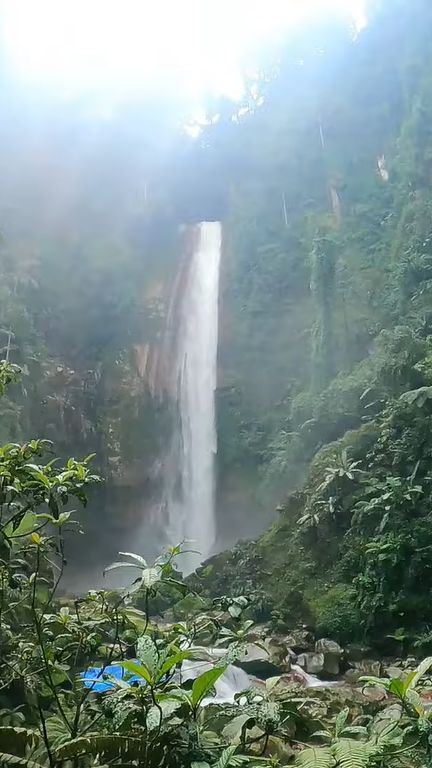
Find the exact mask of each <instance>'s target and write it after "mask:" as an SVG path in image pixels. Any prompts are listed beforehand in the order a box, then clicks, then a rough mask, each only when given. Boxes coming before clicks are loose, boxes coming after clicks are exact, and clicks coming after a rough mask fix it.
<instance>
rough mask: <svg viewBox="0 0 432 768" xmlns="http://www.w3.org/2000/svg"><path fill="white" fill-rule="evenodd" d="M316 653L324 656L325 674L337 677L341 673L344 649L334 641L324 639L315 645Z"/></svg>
mask: <svg viewBox="0 0 432 768" xmlns="http://www.w3.org/2000/svg"><path fill="white" fill-rule="evenodd" d="M315 651H316V653H322V654H323V656H324V668H323V672H324V674H327V675H331V676H332V677H336V676H337V675H339V673H340V658H341V656H342V648H341V647H340V645H339V644H338V643H335V641H334V640H327V639H326V638H323V639H321V640H318V641H317V642H316V643H315Z"/></svg>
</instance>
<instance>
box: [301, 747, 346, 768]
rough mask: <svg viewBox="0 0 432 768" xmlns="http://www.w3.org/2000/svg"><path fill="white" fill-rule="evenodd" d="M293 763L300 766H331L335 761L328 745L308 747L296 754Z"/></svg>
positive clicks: (320, 767) (308, 767)
mask: <svg viewBox="0 0 432 768" xmlns="http://www.w3.org/2000/svg"><path fill="white" fill-rule="evenodd" d="M294 765H297V766H300V767H301V768H333V766H335V765H336V761H335V759H334V757H333V755H332V753H331V751H330V748H329V747H308V749H304V750H303V751H302V752H300V754H299V755H297V757H296V760H295V763H294Z"/></svg>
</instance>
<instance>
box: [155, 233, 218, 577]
mask: <svg viewBox="0 0 432 768" xmlns="http://www.w3.org/2000/svg"><path fill="white" fill-rule="evenodd" d="M193 235H194V237H193V238H192V248H191V253H190V254H188V258H187V261H186V263H185V271H184V273H183V275H182V280H181V295H180V297H178V298H177V302H176V309H175V312H174V313H173V317H172V318H171V321H170V323H171V326H172V325H175V327H174V328H171V337H173V336H174V337H175V343H174V344H173V345H172V348H171V349H172V352H171V354H172V358H173V359H171V360H170V361H169V367H170V377H169V378H170V380H171V381H170V390H171V392H172V394H173V396H174V398H175V401H176V402H177V408H178V418H177V426H176V428H175V434H174V436H173V444H172V450H171V457H170V459H169V461H167V467H166V474H167V475H168V476H167V477H166V478H165V488H166V499H165V507H166V516H167V522H166V525H167V530H166V539H167V540H168V541H169V542H170V544H177V543H180V542H182V541H189V542H191V544H190V545H189V546H188V547H187V549H193V550H196V551H197V554H189V555H187V557H185V558H184V559H183V562H182V567H183V569H184V570H186V571H191V570H193V569H194V568H195V567H197V566H198V565H199V563H200V562H202V560H204V559H205V558H206V557H207V556H208V555H209V554H210V553H211V551H212V547H213V545H214V541H215V537H216V525H215V514H214V495H215V481H214V459H215V453H216V448H217V446H216V424H215V390H216V383H217V381H216V376H217V371H216V368H217V345H218V299H219V264H220V253H221V239H222V235H221V225H220V224H219V223H218V222H203V223H201V224H199V225H198V226H197V227H196V228H195V229H194V232H193Z"/></svg>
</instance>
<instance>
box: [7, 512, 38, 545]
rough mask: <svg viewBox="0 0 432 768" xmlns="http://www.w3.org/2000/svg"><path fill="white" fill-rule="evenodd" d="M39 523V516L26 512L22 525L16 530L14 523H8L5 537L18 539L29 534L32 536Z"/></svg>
mask: <svg viewBox="0 0 432 768" xmlns="http://www.w3.org/2000/svg"><path fill="white" fill-rule="evenodd" d="M36 523H37V515H36V514H35V512H26V513H25V515H24V516H23V518H22V520H21V522H20V524H19V525H18V526H17V527H16V528H15V530H14V528H13V524H12V523H8V524H7V525H6V526H5V528H4V533H5V536H7V537H8V538H9V539H13V538H16V537H18V536H19V537H21V536H25V535H27V534H30V533H31V532H32V530H33V529H34V528H35V526H36Z"/></svg>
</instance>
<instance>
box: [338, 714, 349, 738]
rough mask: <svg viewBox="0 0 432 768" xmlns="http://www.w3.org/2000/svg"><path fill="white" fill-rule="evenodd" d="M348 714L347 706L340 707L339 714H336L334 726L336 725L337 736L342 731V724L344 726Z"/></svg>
mask: <svg viewBox="0 0 432 768" xmlns="http://www.w3.org/2000/svg"><path fill="white" fill-rule="evenodd" d="M348 716H349V707H345V709H342V710H341V711H340V712H339V714H338V716H337V718H336V724H335V726H336V736H339V735H340V734H341V733H342V731H343V729H344V726H345V723H346V721H347V720H348Z"/></svg>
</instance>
